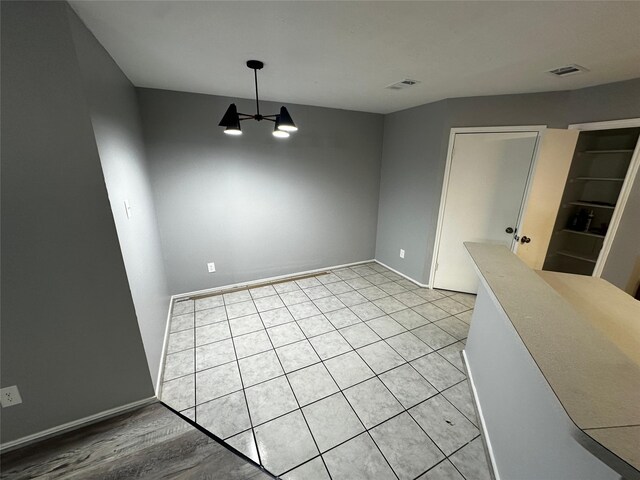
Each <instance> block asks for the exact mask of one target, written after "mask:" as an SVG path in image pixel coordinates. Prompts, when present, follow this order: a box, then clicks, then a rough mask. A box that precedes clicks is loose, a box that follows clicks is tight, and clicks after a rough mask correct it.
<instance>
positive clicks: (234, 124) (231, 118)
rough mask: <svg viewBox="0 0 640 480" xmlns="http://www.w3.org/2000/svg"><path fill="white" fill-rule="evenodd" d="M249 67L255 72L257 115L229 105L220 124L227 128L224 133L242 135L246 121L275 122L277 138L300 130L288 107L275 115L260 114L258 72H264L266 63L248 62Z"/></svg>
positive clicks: (274, 128)
mask: <svg viewBox="0 0 640 480" xmlns="http://www.w3.org/2000/svg"><path fill="white" fill-rule="evenodd" d="M247 67H249V68H250V69H251V70H253V78H254V82H255V87H256V113H254V114H253V115H250V114H248V113H239V112H238V109H237V107H236V104H235V103H232V104H231V105H229V108H227V111H226V112H225V114H224V116H223V117H222V120H220V123H219V124H218V125H219V126H220V127H225V129H224V133H226V134H227V135H242V129H241V127H240V122H241V121H244V120H255V121H257V122H260V121H262V120H268V121H270V122H274V123H275V125H274V127H273V136H274V137H277V138H287V137H289V134H290V133H291V132H295V131H297V130H298V127H297V126H296V124H295V123H293V119H292V118H291V115H289V111H288V110H287V109H286V107H280V113H274V114H272V115H262V114H261V113H260V99H259V97H258V70H262V68H263V67H264V63H263V62H261V61H260V60H248V61H247Z"/></svg>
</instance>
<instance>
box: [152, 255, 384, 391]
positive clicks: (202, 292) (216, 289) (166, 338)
mask: <svg viewBox="0 0 640 480" xmlns="http://www.w3.org/2000/svg"><path fill="white" fill-rule="evenodd" d="M375 261H376V260H374V259H373V258H372V259H370V260H362V261H360V262H352V263H344V264H342V265H333V266H330V267H324V268H316V269H314V270H305V271H304V272H295V273H288V274H286V275H278V276H275V277H266V278H260V279H257V280H250V281H248V282H241V283H234V284H232V285H223V286H221V287H214V288H207V289H204V290H196V291H193V292H186V293H178V294H176V295H172V296H171V300H170V302H169V312H168V313H167V326H166V328H165V332H164V341H163V344H162V357H160V369H159V370H158V378H157V379H156V387H155V390H156V395H157V396H158V398H160V396H161V394H162V375H163V373H164V358H165V354H166V351H167V344H168V343H169V333H170V328H171V311H172V310H173V304H174V303H175V302H177V301H179V300H182V299H184V298H189V297H193V296H196V295H207V294H214V293H216V292H220V291H222V290H229V289H230V288H242V287H250V286H251V285H257V284H260V283H268V282H275V281H278V280H284V279H287V278H290V277H299V276H301V275H311V274H314V273H318V272H325V271H327V270H336V269H338V268H346V267H352V266H354V265H362V264H364V263H371V262H375Z"/></svg>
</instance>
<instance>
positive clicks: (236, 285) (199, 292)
mask: <svg viewBox="0 0 640 480" xmlns="http://www.w3.org/2000/svg"><path fill="white" fill-rule="evenodd" d="M375 261H376V260H374V259H373V258H372V259H371V260H363V261H361V262H353V263H345V264H343V265H333V266H331V267H324V268H316V269H315V270H305V271H304V272H295V273H287V274H286V275H278V276H275V277H267V278H260V279H258V280H250V281H248V282H240V283H234V284H232V285H224V286H221V287H214V288H207V289H204V290H196V291H194V292H187V293H178V294H176V295H173V296H172V297H171V302H172V305H173V302H174V301H177V300H181V299H183V298H188V297H193V296H196V295H207V294H211V293H216V292H220V291H222V290H229V289H230V288H242V287H250V286H252V285H257V284H259V283H268V282H275V281H278V280H284V279H286V278H290V277H298V276H300V275H311V274H314V273H318V272H325V271H327V270H336V269H338V268H346V267H352V266H354V265H362V264H363V263H371V262H375Z"/></svg>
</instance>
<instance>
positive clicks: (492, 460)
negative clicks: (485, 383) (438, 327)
mask: <svg viewBox="0 0 640 480" xmlns="http://www.w3.org/2000/svg"><path fill="white" fill-rule="evenodd" d="M462 357H463V358H464V366H465V370H466V372H467V378H468V379H469V384H470V385H471V394H472V395H473V403H474V405H475V407H476V413H477V414H478V419H479V420H480V430H482V438H483V440H484V446H485V450H486V452H487V456H488V457H489V461H490V463H491V470H492V471H493V478H494V479H495V480H500V474H499V473H498V465H497V464H496V459H495V456H494V454H493V447H492V446H491V439H490V438H489V432H488V431H487V424H486V422H485V420H484V415H483V414H482V407H481V406H480V401H479V400H478V392H477V391H476V384H475V383H474V382H473V375H471V370H470V369H469V360H468V359H467V353H466V352H465V351H464V350H462Z"/></svg>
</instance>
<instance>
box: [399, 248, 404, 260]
mask: <svg viewBox="0 0 640 480" xmlns="http://www.w3.org/2000/svg"><path fill="white" fill-rule="evenodd" d="M400 258H404V250H403V249H402V248H401V249H400Z"/></svg>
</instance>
